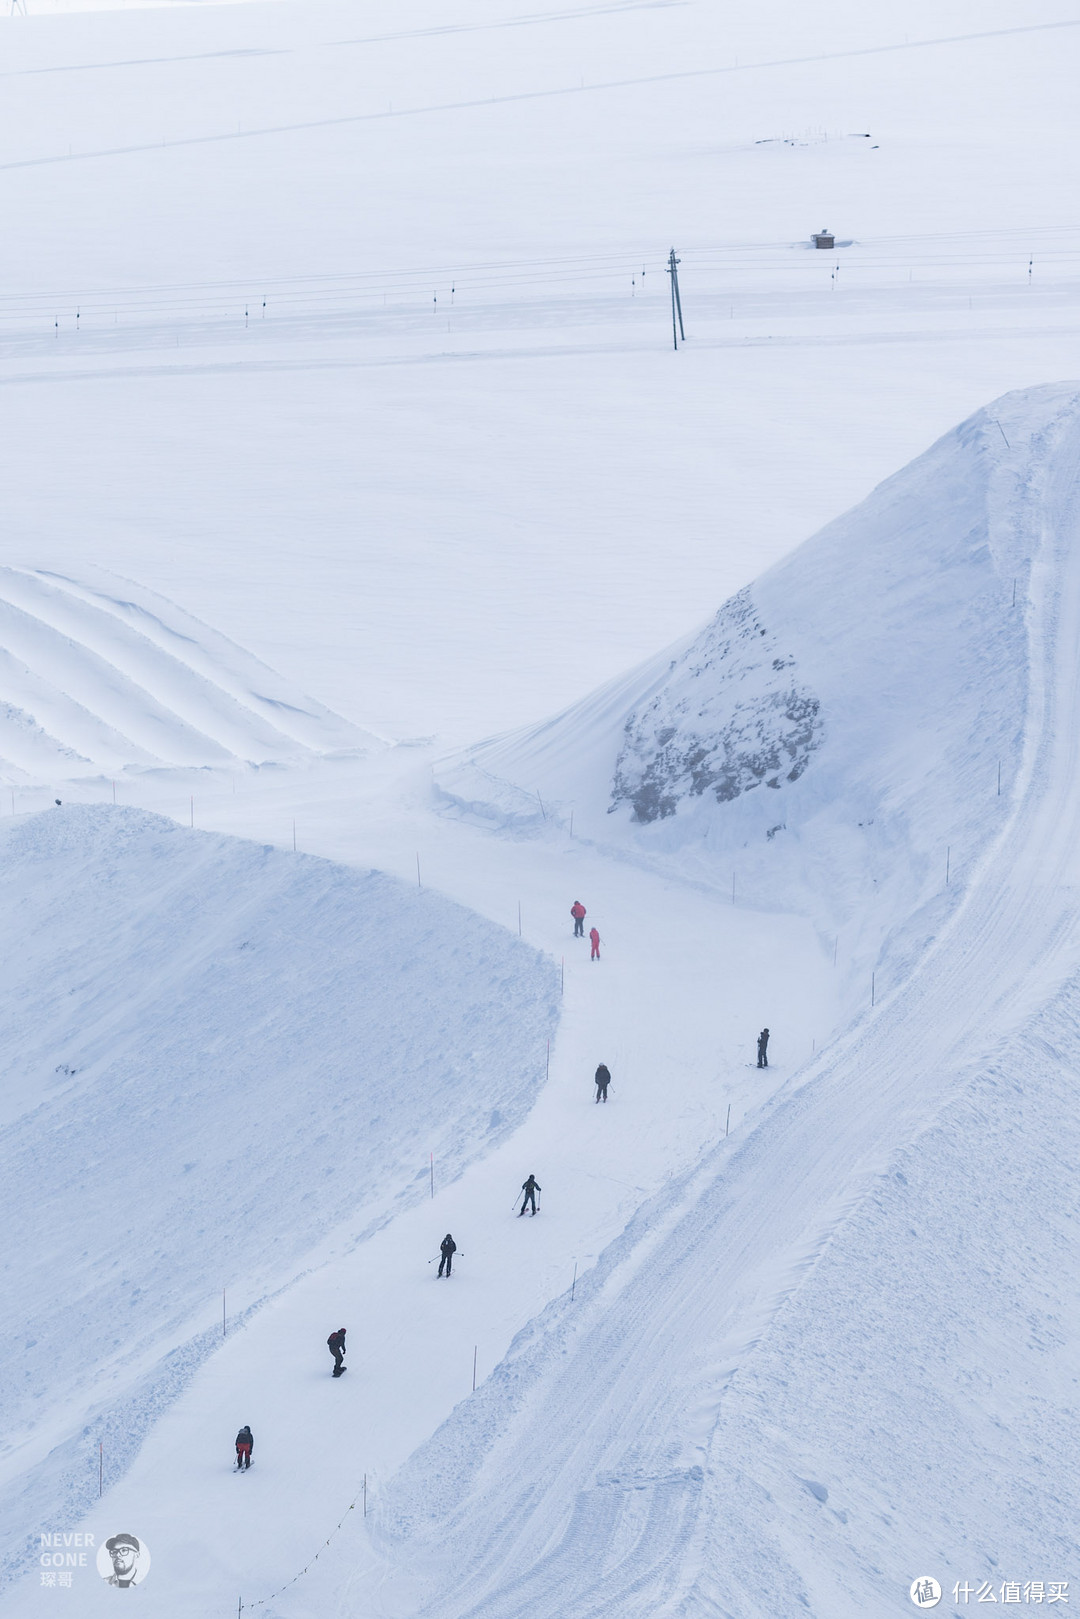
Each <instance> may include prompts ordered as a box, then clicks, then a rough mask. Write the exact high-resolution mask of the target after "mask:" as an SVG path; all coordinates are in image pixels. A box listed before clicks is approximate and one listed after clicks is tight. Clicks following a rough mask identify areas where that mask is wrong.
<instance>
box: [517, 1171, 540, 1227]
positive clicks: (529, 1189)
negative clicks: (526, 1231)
mask: <svg viewBox="0 0 1080 1619" xmlns="http://www.w3.org/2000/svg"><path fill="white" fill-rule="evenodd" d="M521 1190H522V1191H523V1192H524V1193H525V1196H524V1197H523V1198H522V1200H521V1207H520V1209H519V1210H518V1219H519V1220H520V1219H521V1216H522V1215H523V1214H524V1213H525V1205H526V1203H531V1204H532V1212H533V1213H534V1214H535V1213H536V1194H537V1192H542V1191H543V1190H544V1188H543V1187H542V1186H541V1185H539V1183H538V1182H537V1179H536V1176H535V1175H530V1176H529V1178H528V1180H527V1181H522V1183H521Z"/></svg>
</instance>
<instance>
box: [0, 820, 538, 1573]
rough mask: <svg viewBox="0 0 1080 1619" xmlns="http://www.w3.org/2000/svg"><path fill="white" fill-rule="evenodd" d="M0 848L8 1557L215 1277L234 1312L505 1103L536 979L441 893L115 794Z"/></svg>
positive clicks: (532, 1049) (142, 1397)
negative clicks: (249, 839)
mask: <svg viewBox="0 0 1080 1619" xmlns="http://www.w3.org/2000/svg"><path fill="white" fill-rule="evenodd" d="M0 869H2V871H3V877H4V880H3V884H2V898H0V908H2V911H3V924H2V926H0V941H2V943H0V954H2V957H3V967H2V972H0V983H2V986H3V987H2V990H0V1030H2V1037H0V1050H2V1051H3V1053H4V1056H3V1080H2V1092H0V1096H2V1110H3V1129H2V1135H0V1165H2V1173H0V1210H2V1219H3V1224H4V1228H5V1233H6V1244H5V1257H4V1262H3V1264H4V1295H5V1311H4V1324H3V1327H2V1329H0V1389H2V1394H0V1407H2V1413H3V1428H4V1434H5V1443H4V1451H3V1454H2V1458H0V1525H2V1527H0V1541H2V1546H3V1559H4V1564H5V1568H6V1570H7V1572H8V1573H9V1574H10V1572H11V1569H12V1566H13V1565H15V1566H17V1565H18V1564H20V1563H21V1562H22V1561H23V1560H24V1559H25V1557H26V1551H27V1543H26V1525H27V1522H28V1521H35V1522H36V1521H41V1522H46V1521H48V1520H50V1519H51V1518H52V1517H53V1516H55V1515H56V1514H57V1513H66V1514H69V1515H70V1514H71V1513H73V1512H79V1511H80V1510H83V1509H85V1508H86V1507H87V1506H88V1505H89V1502H90V1500H91V1499H92V1498H93V1496H95V1495H96V1491H97V1479H96V1465H95V1464H94V1463H93V1455H92V1453H93V1452H96V1448H97V1443H98V1440H99V1439H100V1440H103V1441H104V1444H105V1448H106V1452H107V1453H108V1455H109V1456H110V1459H111V1461H110V1465H111V1467H112V1468H113V1469H114V1471H115V1472H118V1471H120V1470H122V1468H123V1467H124V1466H126V1464H127V1462H128V1460H129V1459H130V1458H131V1456H133V1455H134V1454H135V1453H136V1451H137V1450H138V1447H139V1445H140V1444H141V1443H142V1441H143V1439H144V1437H145V1435H146V1433H147V1431H148V1428H149V1426H150V1424H151V1423H152V1422H153V1421H154V1420H155V1418H156V1417H157V1416H158V1415H159V1414H160V1413H161V1411H162V1410H163V1409H164V1407H165V1406H166V1405H167V1404H168V1402H169V1401H170V1399H172V1398H174V1397H175V1395H176V1393H177V1391H178V1390H179V1389H180V1388H182V1387H183V1385H184V1383H185V1382H186V1381H187V1380H188V1379H189V1378H190V1376H191V1374H192V1372H193V1371H194V1369H195V1368H196V1366H197V1365H198V1364H199V1363H200V1361H201V1360H203V1359H204V1358H205V1357H206V1356H207V1355H208V1354H209V1353H210V1352H211V1351H212V1350H213V1349H214V1348H215V1347H217V1346H218V1345H219V1344H220V1342H221V1332H222V1328H221V1313H222V1289H223V1287H226V1288H228V1289H229V1292H228V1293H227V1297H226V1307H227V1309H228V1312H229V1316H230V1318H231V1319H232V1321H233V1322H234V1324H235V1323H236V1321H237V1319H238V1318H240V1317H242V1316H243V1313H244V1312H245V1311H246V1310H248V1309H249V1308H250V1307H251V1306H252V1305H253V1304H255V1303H257V1302H258V1301H259V1300H260V1299H262V1298H263V1297H264V1296H265V1295H266V1294H267V1293H268V1292H272V1291H273V1290H274V1289H275V1288H277V1287H280V1286H281V1285H283V1284H284V1283H285V1282H287V1281H289V1280H290V1279H291V1278H292V1277H293V1276H294V1275H295V1273H296V1271H297V1269H298V1268H302V1267H304V1266H306V1265H311V1264H312V1263H314V1262H315V1261H314V1260H313V1258H312V1256H313V1255H314V1254H315V1253H316V1251H317V1250H318V1249H319V1247H320V1245H324V1244H325V1243H326V1242H328V1241H329V1240H330V1239H331V1238H332V1237H334V1235H335V1233H338V1232H339V1231H340V1230H341V1229H342V1228H343V1227H346V1226H347V1228H348V1231H349V1233H350V1236H349V1240H350V1241H352V1242H355V1240H356V1239H357V1236H358V1234H362V1233H363V1232H365V1231H371V1230H374V1229H377V1228H378V1227H379V1226H380V1225H381V1224H382V1223H384V1222H385V1221H387V1220H388V1219H389V1218H390V1216H391V1215H392V1214H393V1213H394V1212H395V1211H399V1210H402V1209H405V1208H407V1207H409V1206H410V1205H411V1204H413V1203H414V1202H416V1201H417V1199H419V1198H420V1197H426V1196H427V1195H428V1180H429V1153H432V1152H433V1153H434V1154H435V1157H436V1162H437V1164H438V1172H439V1178H440V1183H445V1182H447V1181H450V1180H452V1179H453V1178H454V1177H455V1176H456V1175H458V1174H459V1173H460V1172H461V1170H462V1168H463V1167H464V1166H465V1165H466V1164H467V1163H468V1162H469V1161H470V1160H471V1159H472V1158H473V1157H474V1156H475V1155H476V1154H477V1153H478V1152H480V1151H481V1150H482V1149H485V1150H488V1149H490V1148H491V1147H492V1145H494V1144H495V1143H497V1142H499V1141H500V1140H502V1139H503V1138H504V1137H505V1136H506V1135H507V1133H508V1132H510V1131H511V1130H512V1129H513V1128H514V1126H515V1124H516V1123H517V1122H518V1121H519V1120H520V1119H521V1118H522V1117H523V1116H524V1114H525V1112H526V1111H527V1109H528V1107H529V1105H530V1103H531V1101H532V1099H533V1097H534V1096H535V1093H536V1089H537V1085H538V1083H539V1082H540V1081H542V1079H543V1076H544V1071H545V1048H546V1041H547V1038H548V1036H549V1034H550V1031H551V1029H552V1026H553V1022H554V1018H555V1011H556V997H557V993H558V981H557V976H556V975H555V972H554V969H553V968H552V966H551V964H550V963H548V962H546V961H544V960H543V959H542V958H541V957H540V956H539V955H538V954H537V952H536V951H534V950H532V949H530V948H529V947H527V946H526V945H523V944H522V943H521V942H519V941H518V940H517V939H516V938H512V937H511V936H510V935H509V934H505V933H503V932H502V930H500V929H495V928H492V927H491V926H490V925H489V924H488V923H486V922H484V921H482V920H481V919H480V918H478V917H477V916H475V915H474V914H472V913H470V912H468V911H465V910H463V909H462V908H460V907H458V906H455V905H453V904H451V903H449V902H448V901H447V900H445V899H442V898H440V897H439V896H437V895H436V894H433V893H431V892H419V891H417V889H416V887H415V886H414V887H412V888H409V887H408V886H406V885H403V884H400V883H398V882H396V881H394V880H393V879H391V878H387V877H384V876H381V875H380V874H378V873H375V872H367V873H364V872H358V871H353V870H346V869H344V868H342V867H340V866H335V865H333V864H331V863H330V862H328V861H324V860H318V859H315V858H312V857H310V856H304V855H299V856H294V855H290V854H283V853H281V852H279V851H276V850H273V849H270V848H266V847H262V846H259V845H255V844H245V843H241V842H238V841H236V840H234V839H225V838H221V837H216V836H211V835H208V834H205V833H198V832H188V831H185V830H183V829H180V828H178V827H177V826H176V825H175V824H174V823H172V822H168V821H164V820H161V819H159V818H158V817H156V816H148V815H144V814H142V813H140V812H137V811H131V810H123V809H117V810H114V809H112V808H98V809H68V808H64V809H59V810H54V811H52V812H51V813H49V814H45V815H41V816H34V817H30V818H27V819H25V820H24V819H19V820H15V821H7V822H5V823H4V826H3V830H2V832H0ZM348 1302H349V1301H348V1300H347V1299H343V1300H342V1301H341V1308H342V1309H344V1308H345V1307H346V1305H347V1304H348ZM354 1309H355V1301H354ZM335 1313H336V1312H335ZM328 1330H329V1329H328Z"/></svg>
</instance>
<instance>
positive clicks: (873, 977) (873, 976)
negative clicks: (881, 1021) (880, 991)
mask: <svg viewBox="0 0 1080 1619" xmlns="http://www.w3.org/2000/svg"><path fill="white" fill-rule="evenodd" d="M876 978H877V974H876V973H871V974H870V1005H871V1006H873V1004H874V993H875V990H876V988H877V985H876V982H875V980H876Z"/></svg>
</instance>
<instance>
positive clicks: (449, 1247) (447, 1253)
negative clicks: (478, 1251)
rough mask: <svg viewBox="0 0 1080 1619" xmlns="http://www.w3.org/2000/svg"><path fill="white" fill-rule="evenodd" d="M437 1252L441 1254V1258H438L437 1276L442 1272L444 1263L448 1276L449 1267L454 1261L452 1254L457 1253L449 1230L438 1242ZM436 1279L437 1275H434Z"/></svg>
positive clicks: (455, 1244)
mask: <svg viewBox="0 0 1080 1619" xmlns="http://www.w3.org/2000/svg"><path fill="white" fill-rule="evenodd" d="M439 1252H440V1254H442V1258H441V1259H440V1260H439V1276H441V1275H442V1273H443V1266H444V1265H445V1266H446V1274H447V1276H449V1274H450V1267H451V1265H452V1264H453V1263H454V1255H455V1254H456V1253H457V1243H456V1242H455V1241H454V1239H453V1237H452V1236H451V1235H450V1233H449V1231H448V1232H447V1233H446V1236H445V1237H444V1238H443V1240H442V1242H440V1244H439ZM437 1280H438V1277H436V1281H437Z"/></svg>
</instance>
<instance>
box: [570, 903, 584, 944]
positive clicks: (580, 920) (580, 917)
mask: <svg viewBox="0 0 1080 1619" xmlns="http://www.w3.org/2000/svg"><path fill="white" fill-rule="evenodd" d="M570 915H571V916H572V917H573V918H574V938H575V939H583V938H584V937H585V926H584V923H585V907H584V905H582V903H581V901H580V900H579V899H576V900H575V901H574V903H573V905H571V907H570Z"/></svg>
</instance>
